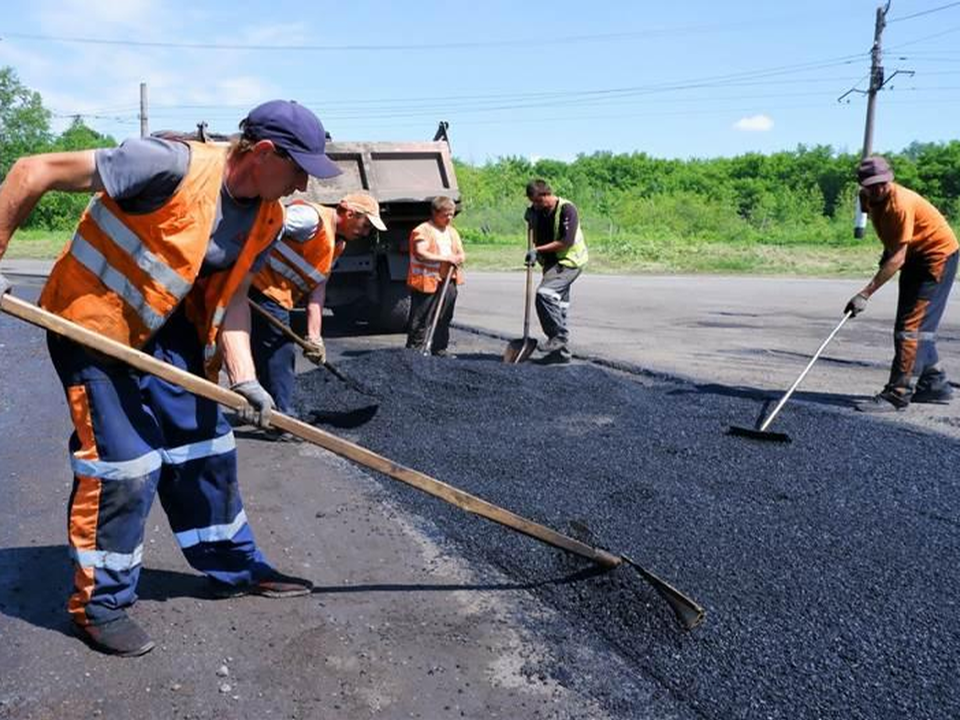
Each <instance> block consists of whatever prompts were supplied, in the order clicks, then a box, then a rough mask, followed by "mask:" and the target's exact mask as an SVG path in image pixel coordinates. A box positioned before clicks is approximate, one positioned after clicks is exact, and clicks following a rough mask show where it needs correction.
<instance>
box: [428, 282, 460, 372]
mask: <svg viewBox="0 0 960 720" xmlns="http://www.w3.org/2000/svg"><path fill="white" fill-rule="evenodd" d="M453 270H454V268H453V265H451V266H450V269H449V270H447V276H446V277H445V278H444V279H443V288H442V289H441V290H440V298H439V299H438V300H437V309H436V310H434V311H433V322H431V323H430V330H429V331H428V332H427V339H426V340H425V341H424V343H423V354H424V356H427V355H429V354H430V349H431V348H432V347H433V334H434V333H435V332H436V331H437V323H439V322H440V313H441V312H443V301H444V299H445V298H446V297H447V288H448V287H449V286H450V278H451V277H452V276H453Z"/></svg>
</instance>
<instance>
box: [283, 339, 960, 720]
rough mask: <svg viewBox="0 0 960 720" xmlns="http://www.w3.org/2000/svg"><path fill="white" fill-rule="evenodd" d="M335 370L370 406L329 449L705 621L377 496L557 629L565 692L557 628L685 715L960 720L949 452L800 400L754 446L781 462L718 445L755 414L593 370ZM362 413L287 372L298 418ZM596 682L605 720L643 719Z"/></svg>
mask: <svg viewBox="0 0 960 720" xmlns="http://www.w3.org/2000/svg"><path fill="white" fill-rule="evenodd" d="M339 366H340V368H341V369H342V370H343V372H345V373H347V374H349V375H350V376H351V377H353V378H355V379H357V380H360V381H362V382H363V384H364V385H365V386H367V387H370V388H375V389H376V391H377V392H378V393H379V394H380V395H381V398H382V399H381V400H380V408H379V411H378V412H376V413H375V414H373V415H372V416H370V414H369V413H366V414H365V415H364V416H363V422H362V423H360V424H357V425H356V427H353V428H350V429H346V430H345V429H343V426H342V424H341V426H340V427H339V428H337V427H329V428H328V429H329V430H330V431H331V432H334V433H337V434H339V435H340V436H342V437H345V438H347V439H350V440H353V441H354V442H357V443H359V444H361V445H364V446H366V447H368V448H370V449H372V450H374V451H376V452H379V453H381V454H383V455H385V456H387V457H389V458H391V459H393V460H395V461H397V462H400V463H402V464H405V465H408V466H410V467H412V468H414V469H417V470H420V471H422V472H425V473H427V474H429V475H431V476H433V477H435V478H437V479H439V480H442V481H444V482H447V483H449V484H451V485H454V486H455V487H458V488H461V489H463V490H466V491H467V492H470V493H473V494H476V495H479V496H480V497H482V498H484V499H486V500H489V501H490V502H493V503H496V504H498V505H501V506H503V507H505V508H507V509H508V510H512V511H513V512H516V513H518V514H520V515H522V516H524V517H527V518H529V519H531V520H534V521H537V522H541V523H543V524H545V525H547V526H549V527H552V528H554V529H557V530H559V531H561V532H564V533H567V534H570V535H573V536H575V537H577V538H578V539H581V540H583V541H585V542H587V543H589V544H592V545H595V546H598V547H604V548H607V549H609V550H611V551H612V552H614V553H616V554H620V553H623V554H627V555H630V556H631V557H633V559H635V560H636V561H637V562H638V563H640V564H641V565H643V566H644V567H646V568H648V569H649V570H651V571H653V572H655V573H656V574H658V575H659V576H660V577H662V578H664V579H665V580H667V581H668V582H671V583H672V584H674V585H675V586H676V587H677V588H679V589H680V590H681V591H683V592H685V593H688V594H689V595H690V596H692V597H693V598H694V599H696V600H697V601H698V602H699V603H701V604H702V605H703V606H704V607H705V608H706V610H707V619H706V621H705V623H704V625H702V626H701V627H699V628H697V629H695V630H693V631H691V632H684V631H682V630H680V629H679V627H678V626H677V625H676V623H675V621H674V619H673V615H672V613H671V611H670V608H669V607H668V606H667V605H666V603H665V602H664V601H663V600H662V599H661V598H660V597H659V596H658V595H657V594H656V593H655V592H654V591H653V590H652V588H650V587H649V586H648V585H646V584H645V583H644V581H643V580H642V579H641V578H640V576H639V575H638V574H637V573H636V571H634V570H632V569H629V568H624V567H621V568H618V569H616V570H614V571H611V572H608V573H602V574H593V575H591V574H589V573H587V574H579V575H578V574H577V571H578V570H584V569H588V568H589V567H590V563H589V562H587V561H585V560H582V559H580V558H577V557H574V556H570V555H567V554H564V553H563V552H562V551H559V550H556V549H553V548H551V547H548V546H545V545H542V544H541V543H539V542H536V541H534V540H531V539H528V538H525V537H523V536H521V535H519V534H518V533H515V532H513V531H510V530H509V529H506V528H502V527H500V526H498V525H495V524H493V523H490V522H488V521H485V520H483V519H481V518H476V517H474V516H471V515H468V514H467V513H465V512H463V511H461V510H459V509H457V508H454V507H452V506H450V505H448V504H446V503H444V502H442V501H440V500H438V499H435V498H432V497H430V496H428V495H425V494H423V493H421V492H419V491H417V490H415V489H413V488H410V487H407V486H405V485H403V484H401V483H398V482H396V481H394V480H390V479H384V480H383V482H384V485H385V486H386V487H387V488H389V491H390V492H391V493H392V494H393V496H394V497H395V498H396V499H397V500H398V501H399V502H400V503H401V504H403V505H405V506H406V507H408V508H410V509H412V510H413V511H415V512H417V513H419V514H421V515H423V516H425V517H427V518H429V520H431V521H432V522H433V523H434V524H435V525H436V526H437V527H438V528H439V529H440V530H441V531H442V532H443V533H444V535H445V536H446V537H448V538H450V539H451V540H452V541H453V542H455V543H456V544H457V547H458V550H459V551H460V552H462V553H463V554H464V555H465V556H466V557H473V558H476V559H478V560H483V561H484V562H488V563H493V564H495V565H496V566H499V567H501V568H503V569H505V570H506V571H507V573H508V574H509V575H510V576H511V577H514V578H515V579H516V580H517V582H518V584H522V583H527V584H528V585H529V587H530V588H531V590H532V592H534V593H537V594H538V595H539V596H540V597H541V598H542V599H543V601H544V602H545V603H547V604H548V605H550V606H552V607H554V608H557V609H559V610H560V611H561V612H560V617H561V618H562V620H561V621H559V622H557V623H554V624H552V625H551V630H550V632H552V633H554V634H555V638H556V640H557V642H556V643H554V644H555V645H556V646H557V647H559V648H560V650H559V652H560V653H561V657H560V658H559V660H560V662H559V665H558V666H556V667H552V668H549V669H548V672H549V673H551V674H552V675H553V676H554V677H555V678H556V679H557V680H558V681H559V682H561V683H563V684H567V685H570V686H571V687H575V688H576V687H577V686H578V683H579V682H581V681H580V679H579V678H578V677H576V676H571V673H569V672H567V671H565V669H564V666H565V663H564V657H563V656H562V655H563V653H574V652H575V648H571V647H569V646H570V644H571V643H569V642H568V643H566V644H565V643H564V638H565V637H566V631H565V629H564V627H563V625H564V623H569V624H570V627H587V628H589V630H590V633H591V635H592V636H595V637H597V638H598V641H599V642H602V643H604V647H605V648H606V650H605V651H606V652H608V653H611V654H613V653H616V654H618V655H619V656H620V657H621V658H623V659H624V660H625V661H626V663H627V664H628V665H629V666H630V667H631V668H632V671H633V672H635V673H637V674H638V675H640V676H642V677H644V678H647V679H653V680H654V681H655V682H657V683H659V684H660V685H661V686H662V687H663V688H664V691H665V694H667V695H669V696H670V697H672V698H673V700H674V701H675V702H676V703H678V704H679V706H681V707H683V708H685V709H686V710H687V711H689V716H690V717H705V718H758V717H759V718H790V719H794V718H845V719H850V718H871V719H875V718H914V719H915V718H944V717H957V716H960V681H958V677H960V629H958V617H957V608H958V601H957V598H958V597H960V569H958V564H957V562H956V559H957V555H958V549H960V524H958V518H960V489H958V484H957V481H956V473H957V471H956V467H957V461H958V458H960V448H958V446H957V443H956V442H953V441H951V440H949V439H946V438H943V437H940V436H935V435H927V434H922V433H918V432H916V431H913V430H909V429H905V428H903V427H900V426H897V425H896V424H890V423H885V422H882V421H878V420H876V419H874V418H869V417H864V416H862V415H858V414H855V413H853V412H843V411H839V412H838V411H830V410H824V409H821V408H817V407H813V406H809V405H798V404H793V405H790V406H789V407H788V408H786V409H785V411H784V412H783V413H782V414H781V416H780V417H779V418H778V420H777V423H776V426H775V427H773V428H772V429H774V430H777V431H781V432H787V433H789V434H790V435H791V436H792V437H793V438H794V442H793V444H791V445H782V444H774V443H759V442H757V441H751V440H746V439H742V438H734V437H730V436H727V435H725V434H724V429H725V428H726V427H727V426H728V425H731V424H739V425H748V426H749V425H752V423H753V421H754V419H755V418H756V416H757V413H758V412H759V409H760V403H759V402H758V401H756V400H751V399H748V398H744V397H742V396H739V397H738V395H742V393H738V392H736V391H730V392H722V390H723V389H722V388H718V386H696V385H692V384H683V383H674V382H670V381H667V380H660V379H655V378H649V377H640V376H633V375H628V374H625V373H620V372H616V371H610V370H606V369H603V368H601V367H598V366H595V365H592V364H581V363H575V364H573V365H570V366H564V367H556V366H554V367H543V366H537V365H533V364H530V363H526V364H523V365H520V366H507V365H503V364H502V363H501V362H500V358H499V357H498V356H496V355H494V354H493V353H491V354H489V355H484V354H479V353H478V354H471V355H468V356H464V355H461V356H460V358H459V359H456V360H449V359H437V358H424V357H422V356H420V355H419V354H417V353H414V352H411V351H403V350H383V351H376V352H369V353H367V354H364V355H359V356H357V357H354V358H352V359H350V360H344V361H343V362H341V363H339ZM728 390H734V389H728ZM369 400H370V399H369V398H365V397H363V396H359V395H357V394H355V393H353V392H351V391H349V390H346V389H344V387H343V386H342V385H341V384H339V383H337V382H336V381H335V380H332V379H331V378H330V376H329V375H327V374H326V373H323V372H322V371H316V372H311V373H308V374H307V375H304V376H301V378H300V385H299V389H298V404H299V410H300V412H301V416H302V417H303V418H304V419H307V420H309V419H310V417H311V415H312V414H314V413H317V414H316V415H315V419H316V421H318V422H322V421H323V419H324V417H342V416H344V414H346V415H349V413H350V412H351V410H352V409H355V408H358V407H361V406H363V405H365V404H368V403H369ZM384 522H389V520H386V519H385V520H384ZM570 657H571V658H572V657H573V656H572V655H570ZM612 677H614V675H611V678H612ZM592 680H593V681H594V682H599V683H600V684H601V685H602V684H603V682H604V669H603V668H596V669H595V677H593V678H592ZM606 682H607V683H608V686H607V687H606V688H602V692H601V695H602V697H599V698H598V701H600V702H601V703H604V704H605V707H606V709H607V710H608V711H609V712H611V713H613V714H615V715H617V716H619V717H639V716H641V715H643V714H644V710H645V708H644V707H642V706H641V705H640V700H639V695H638V696H636V697H634V696H632V695H631V693H630V690H629V688H625V687H624V686H623V684H622V683H619V682H617V681H615V680H613V679H611V680H608V681H606ZM594 687H595V686H594Z"/></svg>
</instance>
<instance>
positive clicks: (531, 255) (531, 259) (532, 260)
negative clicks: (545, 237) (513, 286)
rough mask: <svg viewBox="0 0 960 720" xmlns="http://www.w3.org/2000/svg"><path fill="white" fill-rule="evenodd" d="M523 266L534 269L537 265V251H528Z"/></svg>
mask: <svg viewBox="0 0 960 720" xmlns="http://www.w3.org/2000/svg"><path fill="white" fill-rule="evenodd" d="M523 264H524V265H526V266H527V267H533V266H534V265H536V264H537V251H536V250H527V255H526V257H524V258H523Z"/></svg>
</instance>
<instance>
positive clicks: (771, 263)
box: [466, 240, 880, 277]
mask: <svg viewBox="0 0 960 720" xmlns="http://www.w3.org/2000/svg"><path fill="white" fill-rule="evenodd" d="M623 250H624V249H623V246H622V245H617V246H615V247H612V248H611V247H607V246H605V245H604V244H603V243H598V244H596V245H591V246H590V264H589V269H588V271H589V272H593V273H608V274H643V273H647V274H678V273H712V274H730V275H807V276H812V277H825V276H835V277H844V276H857V277H859V276H868V275H871V274H873V273H874V272H875V271H876V268H877V258H878V257H879V256H880V247H879V243H877V242H876V241H875V240H874V241H872V242H871V241H870V240H864V241H863V242H861V243H858V244H856V245H841V246H829V245H779V244H777V245H773V244H762V243H760V244H742V243H722V242H709V243H699V244H698V243H676V244H662V245H659V246H654V245H644V244H638V245H636V246H633V247H631V252H624V251H623ZM466 251H467V270H471V269H473V270H521V269H522V268H523V255H524V246H523V245H522V243H521V242H520V241H519V240H518V241H517V242H516V243H514V244H512V245H505V244H501V243H497V244H480V243H467V244H466Z"/></svg>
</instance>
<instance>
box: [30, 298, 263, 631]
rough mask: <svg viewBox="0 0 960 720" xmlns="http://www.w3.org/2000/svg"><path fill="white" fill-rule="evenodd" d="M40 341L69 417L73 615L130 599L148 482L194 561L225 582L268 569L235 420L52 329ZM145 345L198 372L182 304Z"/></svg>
mask: <svg viewBox="0 0 960 720" xmlns="http://www.w3.org/2000/svg"><path fill="white" fill-rule="evenodd" d="M47 345H48V347H49V349H50V357H51V359H52V361H53V365H54V367H55V368H56V371H57V374H58V375H59V376H60V380H61V382H62V383H63V386H64V389H65V391H66V395H67V403H68V405H69V408H70V414H71V417H72V419H73V425H74V432H73V434H72V436H71V438H70V458H71V464H72V466H73V473H74V482H73V490H72V492H71V494H70V504H69V518H68V532H69V547H70V554H71V556H72V559H73V563H74V568H75V572H74V586H75V589H74V592H73V594H72V595H71V597H70V600H69V603H68V609H69V611H70V613H71V615H72V617H73V619H74V621H75V622H77V623H79V624H81V625H87V624H94V625H95V624H102V623H105V622H109V621H110V620H114V619H116V618H117V617H118V616H119V615H120V614H122V613H123V612H124V609H125V608H127V607H129V606H130V605H132V604H133V603H134V602H135V601H136V599H137V594H136V587H137V581H138V579H139V576H140V567H141V561H142V556H143V536H144V524H145V522H146V519H147V514H148V513H149V512H150V507H151V505H152V503H153V497H154V494H158V495H159V496H160V502H161V504H162V505H163V509H164V511H165V513H166V515H167V520H168V522H169V523H170V527H171V529H172V530H173V532H174V534H175V535H176V539H177V542H178V543H179V545H180V548H181V550H182V552H183V554H184V556H185V557H186V559H187V562H189V563H190V565H191V566H193V567H194V568H195V569H197V570H199V571H201V572H203V573H205V574H206V575H208V576H210V577H212V578H214V579H216V580H219V581H221V582H224V583H227V584H231V585H245V584H249V583H251V582H255V581H257V580H258V579H259V578H260V577H263V576H264V575H265V574H266V573H268V572H270V569H271V568H270V566H269V565H268V564H267V562H266V560H265V559H264V557H263V555H262V554H261V552H260V551H259V549H258V548H257V546H256V543H255V541H254V538H253V532H252V530H251V529H250V526H249V524H248V523H247V516H246V514H245V513H244V510H243V502H242V500H241V498H240V489H239V487H238V484H237V454H236V447H235V443H234V437H233V432H232V431H231V429H230V425H229V424H228V423H227V422H226V420H225V419H224V417H223V414H222V412H221V411H220V408H219V406H218V405H217V404H216V403H214V402H211V401H209V400H205V399H203V398H200V397H197V396H195V395H193V394H192V393H189V392H187V391H186V390H183V389H181V388H180V387H177V386H175V385H171V384H170V383H168V382H166V381H164V380H160V379H159V378H156V377H153V376H152V375H147V374H144V373H141V372H140V371H138V370H135V369H133V368H130V367H129V366H127V365H124V364H123V363H120V362H117V361H114V360H111V359H109V358H106V357H104V356H102V355H99V354H97V353H93V352H90V351H88V350H85V349H84V348H83V347H81V346H79V345H77V344H75V343H73V342H71V341H69V340H66V339H63V338H61V337H59V336H57V335H54V334H53V333H50V334H48V337H47ZM143 350H144V352H146V353H147V354H150V355H152V356H153V357H155V358H157V359H160V360H163V361H164V362H167V363H170V364H171V365H174V366H175V367H178V368H180V369H181V370H186V371H188V372H192V373H194V374H197V375H201V376H202V375H203V358H202V355H203V350H202V345H201V343H200V339H199V336H198V334H197V330H196V328H195V327H194V326H193V325H192V324H191V323H190V322H188V321H187V320H186V318H185V317H184V316H183V312H182V310H179V311H177V312H176V313H175V314H174V315H173V317H172V318H171V319H170V320H169V321H168V322H167V323H166V325H164V327H162V328H161V329H160V330H159V332H158V333H157V335H156V336H155V337H154V338H153V339H152V340H151V341H150V342H149V343H148V344H147V345H146V346H145V347H144V348H143Z"/></svg>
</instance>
